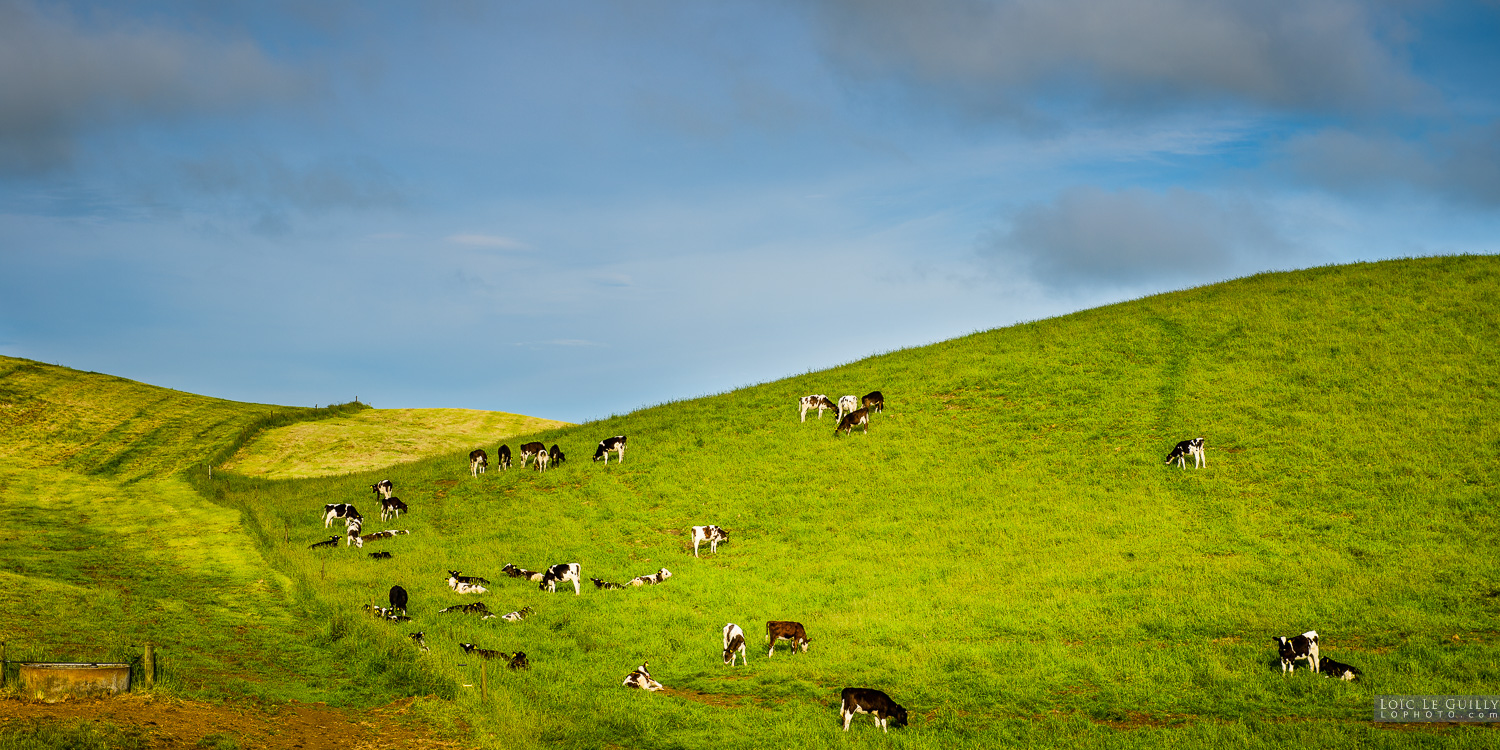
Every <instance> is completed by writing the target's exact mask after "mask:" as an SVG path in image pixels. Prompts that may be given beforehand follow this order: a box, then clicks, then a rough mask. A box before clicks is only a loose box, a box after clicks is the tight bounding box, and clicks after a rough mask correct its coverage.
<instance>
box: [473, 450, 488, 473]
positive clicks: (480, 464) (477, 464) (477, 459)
mask: <svg viewBox="0 0 1500 750" xmlns="http://www.w3.org/2000/svg"><path fill="white" fill-rule="evenodd" d="M489 465H490V457H489V454H487V453H485V452H484V449H483V448H475V449H474V450H471V451H469V474H470V476H476V477H477V476H479V475H480V474H483V473H484V470H485V469H487V468H489Z"/></svg>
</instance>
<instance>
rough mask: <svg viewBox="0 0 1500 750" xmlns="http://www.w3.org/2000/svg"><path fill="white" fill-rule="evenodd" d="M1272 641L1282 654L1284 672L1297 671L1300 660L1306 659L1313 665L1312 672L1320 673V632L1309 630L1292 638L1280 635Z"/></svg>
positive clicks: (1282, 669)
mask: <svg viewBox="0 0 1500 750" xmlns="http://www.w3.org/2000/svg"><path fill="white" fill-rule="evenodd" d="M1271 640H1273V641H1275V642H1276V650H1277V651H1278V652H1280V653H1281V671H1282V672H1295V671H1297V664H1296V661H1297V660H1298V659H1306V660H1307V663H1308V664H1310V665H1312V671H1314V672H1316V671H1318V631H1316V630H1309V631H1307V632H1306V633H1303V634H1302V635H1298V636H1293V637H1291V638H1287V637H1286V636H1281V635H1279V636H1276V637H1275V638H1272V639H1271Z"/></svg>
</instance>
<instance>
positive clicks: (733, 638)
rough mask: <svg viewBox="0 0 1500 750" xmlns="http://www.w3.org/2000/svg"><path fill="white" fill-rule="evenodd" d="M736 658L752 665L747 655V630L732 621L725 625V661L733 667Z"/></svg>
mask: <svg viewBox="0 0 1500 750" xmlns="http://www.w3.org/2000/svg"><path fill="white" fill-rule="evenodd" d="M735 659H740V660H741V661H742V662H743V665H744V666H747V667H748V666H750V657H748V656H746V655H745V631H743V630H740V626H738V625H736V624H734V623H732V622H731V623H729V624H728V625H725V626H724V663H725V664H728V665H729V666H731V667H732V666H734V660H735Z"/></svg>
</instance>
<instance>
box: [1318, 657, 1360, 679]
mask: <svg viewBox="0 0 1500 750" xmlns="http://www.w3.org/2000/svg"><path fill="white" fill-rule="evenodd" d="M1318 672H1319V673H1321V674H1322V675H1323V676H1324V677H1334V678H1337V679H1340V680H1348V681H1351V682H1352V681H1353V680H1354V679H1355V678H1357V677H1359V676H1360V675H1362V674H1364V673H1363V672H1361V671H1359V670H1358V669H1356V668H1354V667H1351V666H1349V665H1348V664H1345V663H1343V662H1337V661H1334V660H1332V659H1328V658H1322V659H1319V660H1318Z"/></svg>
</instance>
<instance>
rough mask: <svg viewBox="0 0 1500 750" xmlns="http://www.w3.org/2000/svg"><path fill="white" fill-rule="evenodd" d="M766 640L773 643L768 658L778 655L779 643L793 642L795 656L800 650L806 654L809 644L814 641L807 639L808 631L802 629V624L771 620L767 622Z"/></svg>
mask: <svg viewBox="0 0 1500 750" xmlns="http://www.w3.org/2000/svg"><path fill="white" fill-rule="evenodd" d="M766 639H767V640H769V641H770V642H771V647H770V648H769V649H767V650H766V656H767V657H770V656H771V655H772V654H774V653H776V642H777V641H791V642H792V653H794V654H795V653H797V649H798V648H801V649H802V650H803V652H806V651H807V644H808V643H811V642H812V639H811V638H808V637H807V633H806V631H804V630H803V629H802V623H800V622H789V621H785V620H771V621H770V622H767V623H766Z"/></svg>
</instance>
